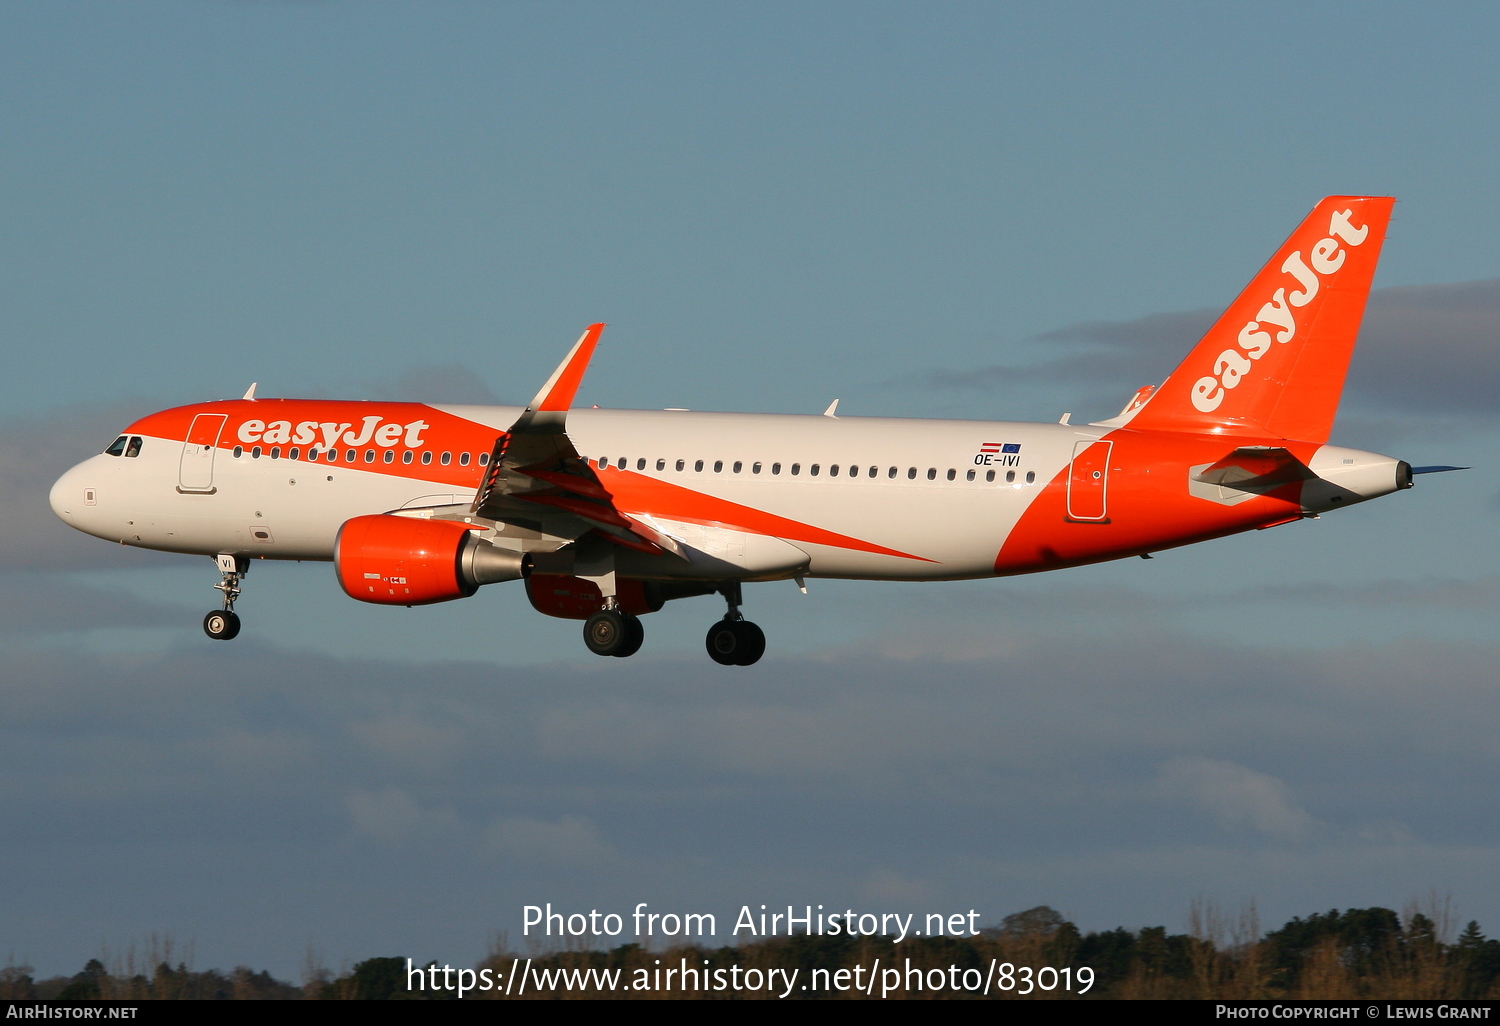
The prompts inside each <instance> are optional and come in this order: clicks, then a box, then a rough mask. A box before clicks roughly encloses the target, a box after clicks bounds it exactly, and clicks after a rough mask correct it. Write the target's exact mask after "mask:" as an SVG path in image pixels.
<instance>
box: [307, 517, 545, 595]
mask: <svg viewBox="0 0 1500 1026" xmlns="http://www.w3.org/2000/svg"><path fill="white" fill-rule="evenodd" d="M474 531H475V529H474V528H472V527H470V526H469V525H468V524H460V523H457V522H455V521H452V520H426V519H418V518H416V517H399V516H394V515H392V514H389V513H377V514H373V515H370V516H363V517H355V518H354V519H353V520H348V521H345V522H344V526H343V527H341V528H339V534H338V540H337V541H336V542H335V543H334V553H333V566H334V570H335V572H337V574H338V578H339V585H340V586H341V587H343V589H344V592H345V594H347V595H348V596H349V597H350V598H357V599H359V600H360V601H361V602H374V603H378V604H380V605H387V606H421V605H427V604H429V603H432V602H447V601H448V600H450V599H457V598H467V597H469V596H470V595H472V594H474V592H476V591H478V590H479V587H480V585H484V584H497V583H499V582H501V581H515V580H520V579H521V578H522V577H524V576H525V565H524V564H525V556H524V555H523V554H521V553H519V552H511V551H510V550H508V549H500V548H496V547H495V546H493V545H491V544H489V543H488V542H485V541H481V540H480V539H479V538H478V537H477V536H476V535H475V533H474Z"/></svg>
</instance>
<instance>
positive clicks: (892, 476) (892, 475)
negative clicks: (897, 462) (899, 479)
mask: <svg viewBox="0 0 1500 1026" xmlns="http://www.w3.org/2000/svg"><path fill="white" fill-rule="evenodd" d="M871 473H874V471H873V469H872V470H871ZM885 476H886V477H888V478H890V479H892V480H895V478H896V468H895V467H892V468H891V469H890V470H889V471H887V472H886V475H885Z"/></svg>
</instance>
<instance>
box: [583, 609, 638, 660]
mask: <svg viewBox="0 0 1500 1026" xmlns="http://www.w3.org/2000/svg"><path fill="white" fill-rule="evenodd" d="M631 619H632V620H633V619H635V617H631ZM643 636H644V632H643ZM629 640H630V632H629V628H628V627H627V626H626V624H625V614H623V613H620V612H618V611H616V610H614V609H603V610H600V611H599V612H597V613H595V614H594V615H593V616H591V617H589V618H588V620H587V621H585V622H584V625H583V643H584V644H585V645H587V646H588V647H589V651H590V652H592V653H594V655H601V656H612V655H619V654H620V650H621V649H623V648H624V647H625V645H626V643H627V642H628V641H629Z"/></svg>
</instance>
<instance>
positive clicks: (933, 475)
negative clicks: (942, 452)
mask: <svg viewBox="0 0 1500 1026" xmlns="http://www.w3.org/2000/svg"><path fill="white" fill-rule="evenodd" d="M927 480H929V481H935V480H937V467H928V468H927Z"/></svg>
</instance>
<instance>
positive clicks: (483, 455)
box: [479, 452, 490, 467]
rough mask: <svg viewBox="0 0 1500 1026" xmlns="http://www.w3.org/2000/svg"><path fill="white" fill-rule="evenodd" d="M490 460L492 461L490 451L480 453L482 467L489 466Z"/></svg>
mask: <svg viewBox="0 0 1500 1026" xmlns="http://www.w3.org/2000/svg"><path fill="white" fill-rule="evenodd" d="M489 462H490V454H489V453H487V452H482V453H480V454H479V465H480V466H481V467H483V466H487V465H488V464H489Z"/></svg>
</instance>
